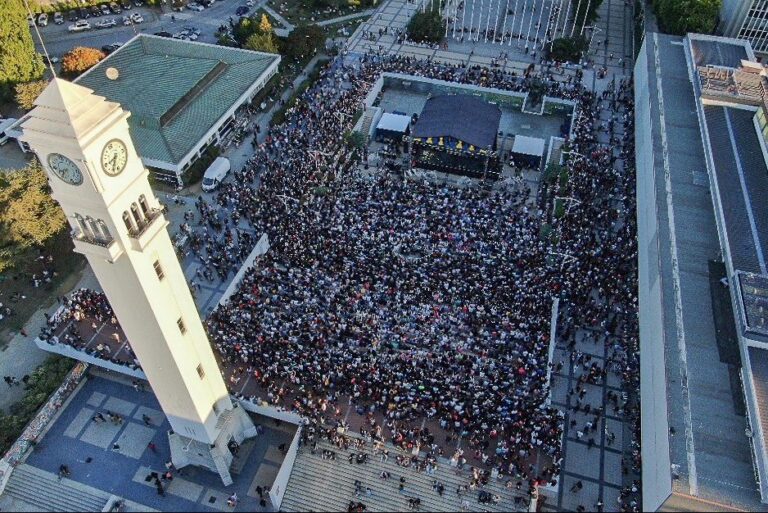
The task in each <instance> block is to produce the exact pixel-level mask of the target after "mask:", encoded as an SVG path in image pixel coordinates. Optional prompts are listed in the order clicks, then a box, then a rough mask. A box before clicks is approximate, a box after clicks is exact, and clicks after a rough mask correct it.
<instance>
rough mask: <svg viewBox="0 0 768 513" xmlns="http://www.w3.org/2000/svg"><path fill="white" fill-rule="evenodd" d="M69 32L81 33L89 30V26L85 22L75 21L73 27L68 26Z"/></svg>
mask: <svg viewBox="0 0 768 513" xmlns="http://www.w3.org/2000/svg"><path fill="white" fill-rule="evenodd" d="M68 30H69V31H70V32H82V31H84V30H91V24H90V23H88V22H87V21H85V20H79V21H76V22H75V24H74V25H70V26H69V29H68Z"/></svg>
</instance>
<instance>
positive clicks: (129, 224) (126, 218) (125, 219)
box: [123, 210, 134, 232]
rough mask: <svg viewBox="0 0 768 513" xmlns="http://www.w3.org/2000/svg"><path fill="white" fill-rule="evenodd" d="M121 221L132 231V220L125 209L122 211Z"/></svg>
mask: <svg viewBox="0 0 768 513" xmlns="http://www.w3.org/2000/svg"><path fill="white" fill-rule="evenodd" d="M123 223H125V227H126V228H127V229H128V231H129V232H131V231H133V229H134V225H133V221H132V220H131V215H130V214H129V213H128V211H127V210H126V211H125V212H123Z"/></svg>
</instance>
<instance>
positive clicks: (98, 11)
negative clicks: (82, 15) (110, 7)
mask: <svg viewBox="0 0 768 513" xmlns="http://www.w3.org/2000/svg"><path fill="white" fill-rule="evenodd" d="M101 15H102V12H101V9H99V6H98V5H92V6H91V16H101Z"/></svg>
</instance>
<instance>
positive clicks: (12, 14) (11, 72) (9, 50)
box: [0, 0, 45, 101]
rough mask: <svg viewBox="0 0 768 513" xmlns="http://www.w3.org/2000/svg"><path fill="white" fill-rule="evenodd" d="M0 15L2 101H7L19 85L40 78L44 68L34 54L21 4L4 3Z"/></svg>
mask: <svg viewBox="0 0 768 513" xmlns="http://www.w3.org/2000/svg"><path fill="white" fill-rule="evenodd" d="M0 11H2V16H0V101H7V100H11V99H12V98H13V95H14V88H15V87H16V85H17V84H20V83H23V82H29V81H31V80H37V79H39V78H41V77H42V76H43V72H44V71H45V66H44V65H43V58H42V57H41V56H40V54H38V53H37V52H36V51H35V45H34V43H33V42H32V34H31V33H30V32H29V25H28V24H27V12H26V10H25V9H24V4H23V3H22V0H5V1H4V2H2V7H0Z"/></svg>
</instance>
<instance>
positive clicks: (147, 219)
mask: <svg viewBox="0 0 768 513" xmlns="http://www.w3.org/2000/svg"><path fill="white" fill-rule="evenodd" d="M162 214H163V211H162V210H160V209H159V208H153V209H151V210H149V211H147V212H145V213H144V219H143V220H142V221H141V222H139V223H138V225H137V226H136V227H134V228H132V229H130V230H128V235H130V236H131V237H132V238H134V239H140V238H141V236H142V235H144V233H146V232H147V230H149V228H150V227H151V226H152V225H153V224H154V222H155V221H156V220H157V219H159V218H161V217H163V216H162Z"/></svg>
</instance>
